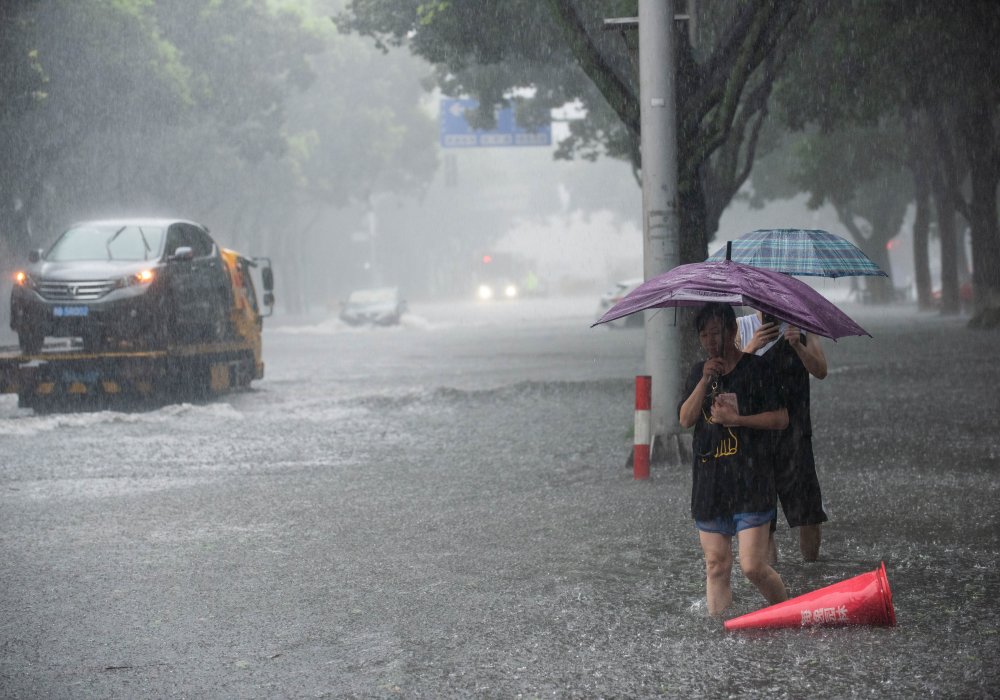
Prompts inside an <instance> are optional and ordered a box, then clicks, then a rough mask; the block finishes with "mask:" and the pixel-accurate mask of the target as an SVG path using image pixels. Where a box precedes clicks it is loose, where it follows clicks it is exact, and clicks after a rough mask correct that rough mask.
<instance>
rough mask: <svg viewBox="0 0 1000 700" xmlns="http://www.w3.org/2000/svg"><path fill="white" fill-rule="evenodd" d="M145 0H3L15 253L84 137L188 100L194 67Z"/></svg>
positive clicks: (3, 84)
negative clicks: (55, 179) (161, 29)
mask: <svg viewBox="0 0 1000 700" xmlns="http://www.w3.org/2000/svg"><path fill="white" fill-rule="evenodd" d="M145 5H146V3H145V2H142V0H132V1H127V0H123V1H122V2H115V3H92V2H86V3H84V2H31V1H30V0H18V1H17V2H13V3H4V5H3V8H4V9H3V10H2V12H3V15H2V16H0V20H2V25H0V31H2V36H0V46H2V50H3V54H2V64H0V67H2V69H0V93H2V94H3V95H4V100H3V105H4V106H3V108H2V110H0V133H3V134H4V135H5V138H4V140H3V141H2V142H0V244H3V245H4V247H5V248H6V249H7V251H8V253H9V254H10V255H11V256H13V255H23V253H24V252H25V251H26V250H27V248H28V247H29V241H30V239H31V225H32V218H33V217H34V216H36V215H37V214H38V212H39V205H40V202H41V200H42V198H43V196H44V194H45V189H46V186H47V183H48V182H49V178H51V176H52V175H53V173H55V172H57V171H58V170H59V168H60V167H61V166H62V165H63V164H65V163H67V162H70V161H72V159H73V158H74V157H76V156H77V155H78V148H79V146H80V144H82V143H85V142H87V140H88V139H91V138H94V137H96V136H99V135H100V134H108V133H115V132H116V131H119V130H121V129H126V128H128V125H129V124H130V122H132V121H133V120H135V119H136V118H137V115H139V114H143V115H152V118H151V121H152V122H154V124H152V125H151V126H152V127H153V128H162V127H163V126H164V125H167V124H170V123H173V122H175V121H176V120H177V119H178V118H179V116H180V113H181V110H182V109H183V107H184V105H185V104H188V103H189V101H190V93H189V92H188V89H187V88H188V85H187V82H186V80H187V71H186V70H185V68H184V66H183V65H182V64H181V62H180V60H179V57H178V55H177V52H176V50H175V49H174V47H173V46H172V45H170V44H169V42H167V41H165V40H163V38H162V36H161V35H160V34H159V32H158V30H157V28H156V26H155V23H153V22H152V21H151V19H150V18H149V16H148V15H147V14H146V13H145ZM81 27H86V28H87V31H80V28H81ZM35 223H38V222H37V221H36V222H35Z"/></svg>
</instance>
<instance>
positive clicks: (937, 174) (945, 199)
mask: <svg viewBox="0 0 1000 700" xmlns="http://www.w3.org/2000/svg"><path fill="white" fill-rule="evenodd" d="M933 189H934V204H935V207H936V208H937V220H938V236H939V237H940V239H941V313H942V314H957V313H958V312H959V311H960V310H961V304H960V301H959V298H958V250H957V247H956V236H955V201H954V199H952V196H951V191H950V189H949V188H948V186H947V185H946V183H945V182H944V178H943V177H942V175H941V171H940V170H935V171H934V176H933Z"/></svg>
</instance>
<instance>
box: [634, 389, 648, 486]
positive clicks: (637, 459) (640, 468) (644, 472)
mask: <svg viewBox="0 0 1000 700" xmlns="http://www.w3.org/2000/svg"><path fill="white" fill-rule="evenodd" d="M652 396H653V378H652V377H651V376H649V375H648V374H643V375H639V376H637V377H636V378H635V440H634V441H633V443H634V445H633V452H632V476H633V478H635V479H648V478H649V444H650V439H651V437H652V429H651V420H652V419H651V415H650V407H651V405H652V401H653V399H652Z"/></svg>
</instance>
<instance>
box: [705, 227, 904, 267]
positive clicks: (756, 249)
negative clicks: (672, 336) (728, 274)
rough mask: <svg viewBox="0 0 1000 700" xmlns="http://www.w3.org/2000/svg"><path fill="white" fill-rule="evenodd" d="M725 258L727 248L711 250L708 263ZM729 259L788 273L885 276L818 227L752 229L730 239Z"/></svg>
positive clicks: (854, 249) (854, 248) (848, 244)
mask: <svg viewBox="0 0 1000 700" xmlns="http://www.w3.org/2000/svg"><path fill="white" fill-rule="evenodd" d="M725 259H726V248H725V247H722V248H719V250H717V251H715V252H714V253H712V255H710V256H709V258H708V261H707V262H717V261H719V260H725ZM732 259H733V260H734V261H735V262H739V263H743V264H745V265H752V266H754V267H763V268H766V269H768V270H776V271H778V272H784V273H785V274H788V275H815V276H817V277H852V276H855V275H881V276H883V277H888V275H887V274H885V273H884V272H882V270H880V269H879V267H878V265H876V264H875V263H873V262H872V261H871V259H870V258H869V257H868V256H867V255H865V254H864V253H863V252H862V251H861V249H860V248H858V247H857V246H856V245H854V244H853V243H851V242H850V241H846V240H844V239H843V238H841V237H840V236H835V235H833V234H832V233H828V232H826V231H819V230H810V229H794V228H777V229H765V230H758V231H751V232H750V233H747V234H744V235H742V236H740V237H739V238H737V239H736V240H734V241H732Z"/></svg>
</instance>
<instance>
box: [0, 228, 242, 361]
mask: <svg viewBox="0 0 1000 700" xmlns="http://www.w3.org/2000/svg"><path fill="white" fill-rule="evenodd" d="M28 260H29V264H28V265H27V266H26V267H24V268H22V269H21V270H18V271H17V273H16V276H15V278H16V284H15V285H14V288H13V290H12V292H11V297H10V310H11V314H10V326H11V328H12V329H13V330H14V331H15V332H16V333H17V338H18V343H19V344H20V346H21V350H22V352H24V353H27V354H32V353H36V352H38V351H39V350H40V349H41V347H42V344H43V343H44V340H45V338H46V337H47V336H52V337H80V338H81V339H82V340H83V345H84V348H85V349H87V350H99V349H103V348H112V347H120V346H121V344H122V343H127V344H128V345H129V346H130V347H133V346H144V347H149V346H153V347H161V346H165V345H166V344H167V343H172V342H178V341H185V340H195V339H198V340H201V339H204V340H213V339H218V338H221V337H225V336H226V335H227V334H228V332H229V313H228V312H229V308H230V293H231V292H230V286H229V280H228V278H227V276H226V275H227V273H226V270H225V267H224V265H223V261H222V258H221V254H220V251H219V247H218V246H217V245H216V244H215V241H213V240H212V237H211V236H209V234H208V229H206V228H205V227H204V226H202V225H200V224H196V223H194V222H192V221H185V220H177V219H153V218H150V219H118V220H107V221H86V222H82V223H78V224H74V225H73V226H71V227H70V228H69V229H68V230H66V231H65V232H64V233H63V234H62V235H61V236H59V238H58V239H56V241H55V243H53V244H52V246H51V247H49V249H48V250H47V251H42V250H35V251H32V252H31V254H30V255H29V257H28Z"/></svg>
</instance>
